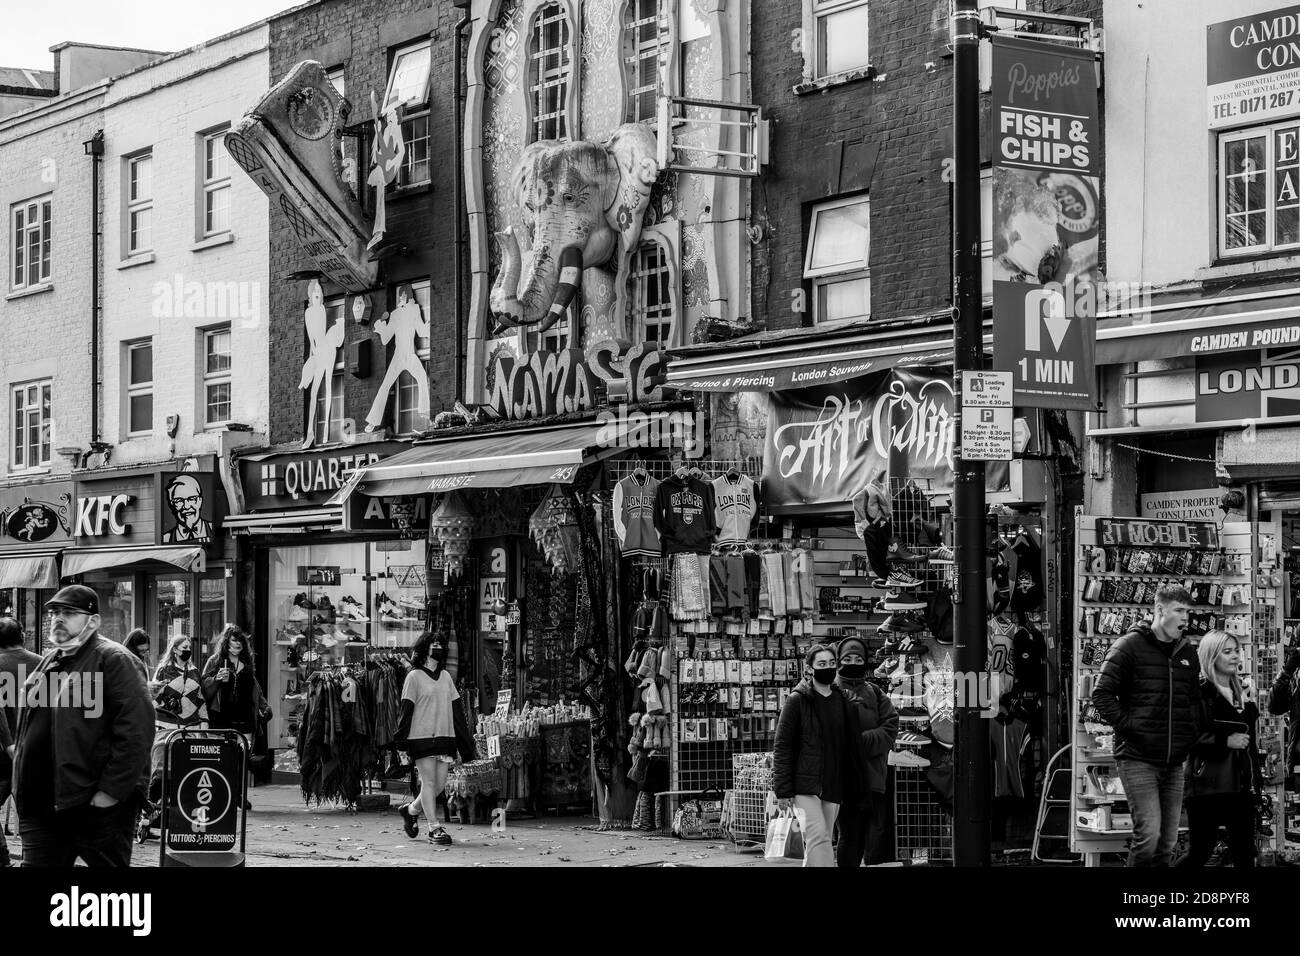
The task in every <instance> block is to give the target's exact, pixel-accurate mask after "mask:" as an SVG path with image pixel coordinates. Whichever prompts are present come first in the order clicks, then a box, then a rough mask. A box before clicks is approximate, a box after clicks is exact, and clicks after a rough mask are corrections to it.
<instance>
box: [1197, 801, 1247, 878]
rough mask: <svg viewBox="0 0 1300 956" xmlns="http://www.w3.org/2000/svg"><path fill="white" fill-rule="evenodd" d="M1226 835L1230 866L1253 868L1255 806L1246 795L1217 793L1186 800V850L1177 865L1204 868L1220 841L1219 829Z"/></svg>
mask: <svg viewBox="0 0 1300 956" xmlns="http://www.w3.org/2000/svg"><path fill="white" fill-rule="evenodd" d="M1220 827H1222V828H1223V829H1225V830H1226V831H1227V833H1228V852H1229V854H1230V855H1231V857H1232V865H1233V866H1236V867H1253V866H1254V865H1255V806H1254V802H1253V800H1252V797H1251V795H1250V794H1249V793H1216V794H1211V795H1209V796H1204V797H1188V798H1187V830H1188V834H1187V836H1188V843H1189V848H1188V851H1187V856H1185V857H1183V859H1182V861H1181V862H1180V863H1179V864H1178V865H1179V866H1205V864H1206V862H1207V861H1208V860H1209V859H1210V855H1211V854H1212V853H1213V852H1214V847H1215V845H1216V844H1217V843H1218V842H1219V828H1220Z"/></svg>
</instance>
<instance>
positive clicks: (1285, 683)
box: [1268, 647, 1300, 787]
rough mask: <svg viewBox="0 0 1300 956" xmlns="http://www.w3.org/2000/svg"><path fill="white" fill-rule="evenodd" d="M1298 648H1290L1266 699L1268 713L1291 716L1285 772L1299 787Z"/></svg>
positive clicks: (1299, 655) (1299, 661)
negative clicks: (1291, 776)
mask: <svg viewBox="0 0 1300 956" xmlns="http://www.w3.org/2000/svg"><path fill="white" fill-rule="evenodd" d="M1297 675H1300V647H1292V648H1290V649H1289V650H1288V651H1287V653H1286V658H1285V660H1283V662H1282V671H1281V673H1279V674H1278V675H1277V680H1276V681H1274V682H1273V691H1272V693H1270V694H1269V697H1268V712H1269V713H1270V714H1273V715H1274V716H1276V717H1281V716H1282V715H1283V714H1290V715H1291V726H1290V729H1289V730H1288V731H1287V733H1288V734H1289V735H1290V740H1291V744H1290V746H1289V747H1287V758H1286V772H1287V773H1294V774H1295V775H1296V785H1297V787H1300V679H1297Z"/></svg>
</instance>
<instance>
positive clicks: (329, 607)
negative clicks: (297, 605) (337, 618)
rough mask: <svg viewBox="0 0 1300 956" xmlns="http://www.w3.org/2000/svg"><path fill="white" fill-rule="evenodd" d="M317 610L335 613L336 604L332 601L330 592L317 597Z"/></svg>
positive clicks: (330, 613)
mask: <svg viewBox="0 0 1300 956" xmlns="http://www.w3.org/2000/svg"><path fill="white" fill-rule="evenodd" d="M316 610H318V611H321V612H323V613H325V614H329V615H333V614H334V605H333V603H332V602H331V601H330V596H329V595H328V594H322V595H321V596H320V597H319V598H317V599H316Z"/></svg>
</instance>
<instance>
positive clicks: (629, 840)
mask: <svg viewBox="0 0 1300 956" xmlns="http://www.w3.org/2000/svg"><path fill="white" fill-rule="evenodd" d="M249 799H250V801H251V802H252V804H253V810H252V812H250V813H249V814H248V832H247V841H248V842H247V865H248V866H295V867H297V866H390V867H391V866H489V867H502V866H591V867H594V866H710V867H714V866H784V865H795V866H797V865H798V864H797V863H794V862H793V861H790V862H786V861H781V862H778V863H766V862H764V860H763V853H762V850H761V849H754V850H747V851H742V850H737V849H736V848H735V847H734V846H733V845H732V844H731V843H729V842H719V841H706V840H679V839H676V838H675V837H672V836H659V835H658V834H649V833H646V832H644V831H639V830H609V831H598V830H597V829H596V827H597V826H598V825H599V822H600V821H599V820H594V819H592V818H590V817H585V816H558V817H557V816H554V815H547V816H545V817H541V818H537V819H516V818H514V817H511V818H508V819H507V820H506V822H505V826H504V827H497V828H495V829H494V827H493V825H491V824H487V823H483V824H469V825H463V824H460V823H458V822H453V823H450V824H444V827H445V828H446V830H447V832H448V833H449V834H450V835H451V838H452V840H453V841H454V842H453V844H452V845H451V846H449V847H440V846H433V845H431V844H430V843H429V842H428V841H427V840H426V838H425V832H422V833H421V835H420V838H419V839H417V840H412V839H409V838H408V837H407V836H406V833H405V832H404V831H403V829H402V820H401V817H400V816H398V814H397V810H396V806H397V803H396V801H394V803H393V807H392V809H388V810H382V811H374V812H362V813H358V812H352V811H348V810H346V809H343V808H341V807H330V806H320V807H315V806H309V805H306V804H304V802H303V798H302V791H301V790H300V789H299V788H298V787H296V786H281V785H277V786H266V787H256V788H254V789H253V790H252V791H251V792H250V795H249ZM13 824H14V825H13V826H12V829H14V830H15V831H16V830H17V829H18V827H17V821H16V820H15V821H13ZM422 825H423V821H422ZM155 833H156V831H155ZM8 839H9V846H10V850H11V851H17V850H18V849H20V848H21V841H20V840H19V838H18V837H17V836H11V837H9V838H8ZM16 856H17V853H16V852H15V857H16ZM158 863H159V844H158V841H157V839H151V840H149V842H147V843H144V844H137V845H136V847H135V852H134V854H133V858H132V865H133V866H137V867H150V866H157V865H158Z"/></svg>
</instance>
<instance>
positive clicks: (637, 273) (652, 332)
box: [631, 240, 677, 346]
mask: <svg viewBox="0 0 1300 956" xmlns="http://www.w3.org/2000/svg"><path fill="white" fill-rule="evenodd" d="M671 283H672V270H671V269H670V268H669V265H668V252H667V250H666V249H665V247H664V246H663V245H661V244H660V243H658V242H655V241H653V240H652V241H649V242H643V243H641V245H640V246H638V247H637V250H636V255H635V256H633V257H632V301H631V306H632V316H633V318H634V320H635V322H636V333H635V336H636V337H635V338H634V339H633V341H634V342H646V343H651V342H657V343H659V344H661V345H664V346H668V345H672V344H673V331H674V327H675V325H676V321H677V316H676V315H675V314H674V309H673V296H672V294H671V291H670V290H671Z"/></svg>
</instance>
